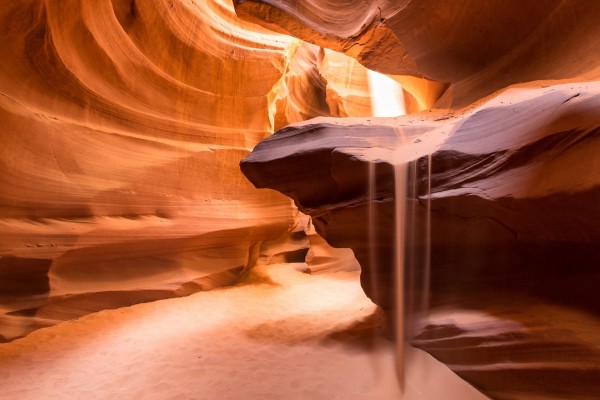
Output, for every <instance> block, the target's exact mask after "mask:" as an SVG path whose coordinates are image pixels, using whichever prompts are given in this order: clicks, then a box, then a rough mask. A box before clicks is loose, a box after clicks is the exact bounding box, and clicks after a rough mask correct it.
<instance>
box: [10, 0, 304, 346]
mask: <svg viewBox="0 0 600 400" xmlns="http://www.w3.org/2000/svg"><path fill="white" fill-rule="evenodd" d="M0 20H1V23H0V26H2V28H1V30H2V34H1V35H0V36H1V39H0V41H1V43H2V44H1V45H0V47H1V48H2V56H3V58H4V60H5V61H4V62H3V63H2V65H0V92H1V96H0V115H1V116H0V119H1V120H2V128H1V131H0V132H1V133H0V159H1V164H0V257H1V258H0V275H1V280H2V283H1V285H2V291H1V294H0V339H4V340H9V339H12V338H14V337H19V336H22V335H24V334H26V333H27V332H29V331H31V330H32V329H35V328H37V327H40V326H46V325H49V324H54V323H56V322H60V321H64V320H67V319H71V318H73V317H77V316H79V315H83V314H86V313H89V312H92V311H97V310H100V309H104V308H114V307H120V306H128V305H131V304H133V303H137V302H141V301H149V300H155V299H160V298H165V297H173V296H179V295H185V294H189V293H192V292H194V291H197V290H203V289H210V288H213V287H216V286H222V285H224V284H230V283H232V282H234V281H235V280H236V279H237V278H238V277H239V274H240V273H241V271H242V270H243V269H244V268H246V267H248V266H249V263H250V262H251V258H252V257H251V256H252V254H251V253H252V249H253V247H254V246H256V244H257V243H260V242H262V241H264V240H274V239H275V238H277V237H279V236H281V235H282V234H284V233H286V232H287V231H288V230H289V229H290V228H291V227H292V226H293V225H294V224H295V221H294V218H295V211H294V210H293V209H292V207H290V202H289V200H287V199H286V198H284V197H283V196H281V195H279V194H277V193H274V192H272V191H267V190H265V191H256V190H255V189H254V188H253V187H252V186H251V185H250V184H249V183H248V182H247V181H246V179H245V178H244V177H243V176H242V175H241V174H240V172H239V168H238V162H239V160H240V159H241V158H242V157H243V156H244V155H246V154H247V153H248V152H249V151H250V149H251V148H252V147H253V146H254V145H255V144H256V143H257V142H258V141H259V140H261V139H262V138H264V137H265V136H266V135H268V134H270V133H271V132H272V130H273V121H272V115H271V114H270V112H269V107H270V104H271V103H272V98H273V94H272V91H273V87H274V86H276V84H277V82H278V81H279V80H280V79H281V78H282V76H283V73H284V71H285V70H286V68H287V62H288V56H287V51H288V49H289V48H290V46H291V43H292V39H291V38H289V37H284V36H282V35H274V34H272V33H271V32H267V31H265V30H264V29H261V28H260V27H257V26H252V25H250V24H244V23H243V22H242V21H240V20H239V19H238V18H237V17H236V15H235V13H234V12H233V8H232V6H231V5H230V4H229V5H228V4H227V3H226V2H223V1H202V2H197V4H195V3H194V2H186V1H175V2H172V1H171V2H169V1H160V0H152V1H139V2H131V1H117V0H115V1H110V0H102V1H94V2H88V1H77V0H75V1H50V0H49V1H20V2H14V3H11V4H6V5H5V7H3V9H2V10H1V11H0ZM208 38H210V39H208Z"/></svg>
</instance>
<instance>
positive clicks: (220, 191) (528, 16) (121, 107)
mask: <svg viewBox="0 0 600 400" xmlns="http://www.w3.org/2000/svg"><path fill="white" fill-rule="evenodd" d="M9 3H10V4H6V5H5V6H4V7H3V8H2V9H1V10H0V33H1V34H0V48H1V49H2V56H3V62H2V63H0V121H1V122H2V124H1V126H0V341H10V340H12V339H15V338H18V337H22V336H25V335H27V334H28V333H29V332H31V331H33V330H35V329H38V328H41V327H45V326H50V325H53V324H56V323H59V322H62V321H65V320H69V319H72V318H75V317H78V316H82V315H84V314H88V313H91V312H94V311H98V310H102V309H107V308H117V307H122V306H129V305H131V304H134V303H140V302H147V301H152V300H157V299H164V298H168V297H178V296H186V295H189V294H192V293H194V292H197V291H201V290H210V289H213V288H217V287H221V286H225V285H231V284H234V283H236V282H237V281H238V280H240V279H243V278H244V277H245V276H246V275H247V273H248V270H249V269H251V268H253V267H254V266H256V265H268V264H273V263H282V262H303V263H304V264H302V265H304V267H303V268H305V270H304V272H308V273H313V274H318V273H323V272H334V271H350V270H356V269H357V268H358V267H359V265H358V264H357V262H360V266H361V267H362V269H363V270H362V273H361V284H362V287H363V290H364V291H365V292H366V293H367V294H368V296H369V297H370V298H371V299H372V300H373V301H374V302H375V303H377V304H378V305H379V306H380V307H381V308H383V309H384V310H386V311H387V312H388V314H389V315H392V319H393V315H395V314H394V313H395V311H396V310H395V309H394V308H395V300H397V298H396V294H397V293H396V291H395V288H394V286H393V285H392V284H390V282H393V280H394V274H395V271H396V270H395V262H394V261H395V260H394V259H395V257H396V255H395V254H396V253H395V251H396V248H397V247H396V244H397V243H396V237H395V236H394V233H395V229H396V228H395V220H396V202H397V200H398V199H397V198H396V197H398V196H397V193H398V192H397V191H396V190H397V185H396V183H397V180H396V179H395V176H394V169H395V166H398V165H408V167H407V168H408V182H409V183H410V187H408V188H406V196H405V197H406V199H402V200H403V201H405V202H406V209H407V210H408V211H409V214H408V216H407V217H405V221H406V223H407V224H408V226H409V228H407V241H406V243H405V244H404V246H405V247H406V250H407V254H409V257H408V260H407V265H409V266H410V267H411V268H412V269H411V270H410V271H409V275H407V278H408V281H407V282H412V283H407V287H406V288H403V289H406V291H407V298H408V299H409V304H413V305H414V304H416V303H418V302H419V301H421V300H418V299H423V298H427V301H425V302H424V303H425V305H424V306H423V307H422V308H421V310H420V311H421V312H423V311H424V310H425V311H430V312H431V316H430V318H429V319H428V320H427V321H426V323H421V324H419V325H418V326H417V325H415V326H414V327H413V328H412V329H413V331H412V332H409V334H410V335H412V336H411V338H412V340H413V343H414V344H415V345H417V346H419V347H421V348H423V349H425V350H427V351H429V352H430V353H432V354H433V355H434V356H436V357H437V358H439V359H440V360H442V361H443V362H445V363H447V364H448V365H449V366H451V367H452V369H453V370H454V371H456V372H458V373H459V374H461V376H462V377H464V378H466V379H467V380H469V381H471V382H473V383H474V384H475V385H476V386H478V387H479V388H482V389H484V390H485V391H486V393H487V394H489V395H491V396H493V397H494V398H505V399H514V398H544V399H562V398H578V399H597V398H599V397H600V387H599V386H598V382H600V356H599V355H598V354H599V350H598V348H599V346H600V345H599V343H600V338H599V337H598V334H597V332H598V331H599V330H598V329H596V327H598V320H597V315H598V313H599V312H600V304H599V302H598V300H597V299H596V297H597V296H596V295H595V286H596V284H597V282H598V279H600V276H599V275H598V271H597V268H596V265H597V264H598V263H599V262H600V258H599V256H598V254H597V249H598V245H600V234H599V232H598V229H597V226H598V225H599V224H600V215H599V214H598V207H597V204H598V200H599V196H600V193H599V192H598V187H600V170H599V166H598V165H599V163H598V162H597V161H596V159H597V157H596V154H597V152H598V150H600V144H599V142H598V132H599V129H600V117H599V113H598V110H599V109H600V100H599V99H600V87H599V86H598V83H597V80H598V79H600V56H599V54H600V24H598V18H599V16H600V3H599V2H597V1H595V0H577V1H575V0H572V1H558V0H556V1H554V0H552V1H546V2H540V1H536V0H524V1H520V2H518V3H510V4H508V3H507V2H505V1H499V0H490V1H485V2H482V1H479V0H460V1H454V2H452V3H450V2H447V1H446V2H444V1H442V0H418V1H417V0H380V1H374V2H365V1H357V0H348V1H345V2H343V3H340V2H337V3H336V2H328V1H322V0H307V1H302V2H300V1H291V0H233V1H229V0H203V1H190V0H144V1H134V0H131V1H130V0H97V1H86V0H23V1H17V2H9ZM377 72H379V73H382V74H386V75H387V76H384V75H381V74H379V75H378V74H376V73H377ZM380 78H381V79H382V80H379V83H376V80H377V79H380ZM381 90H384V91H385V92H386V93H388V95H389V97H385V98H384V97H381V95H380V93H382V92H381ZM391 104H393V105H394V107H391V111H390V108H388V109H387V111H385V110H384V109H386V107H387V106H390V105H391ZM403 110H404V111H406V112H407V113H408V114H409V115H407V116H404V117H399V116H398V117H394V118H383V119H381V118H373V117H374V116H375V115H390V116H392V115H394V116H397V115H400V114H402V113H403ZM332 117H334V118H332ZM307 120H309V121H308V122H306V121H307ZM274 131H278V132H277V133H276V134H275V135H273V136H271V134H272V133H273V132H274ZM253 149H254V150H253ZM251 151H253V152H252V153H251ZM242 159H243V161H241V160H242ZM240 161H241V168H242V170H243V174H242V172H241V171H240ZM244 175H245V176H244ZM246 177H247V178H248V179H249V180H250V181H251V182H252V183H253V184H254V185H255V186H256V187H259V188H261V189H256V188H255V187H254V186H253V185H252V184H251V183H250V182H248V180H247V179H246ZM270 189H275V190H276V191H275V190H270ZM278 192H279V193H278ZM286 196H287V197H286ZM307 215H308V216H310V217H312V220H310V219H309V218H308V216H307ZM370 226H371V228H369V227H370ZM317 233H319V234H321V236H319V235H318V234H317ZM330 245H333V246H336V247H338V248H332V247H331V246H330ZM428 249H429V250H428ZM355 257H356V258H355ZM411 257H412V258H411ZM424 265H429V266H430V268H431V269H430V271H429V272H427V273H426V272H425V269H424V268H422V267H423V266H424ZM410 274H412V275H410ZM415 282H421V283H424V282H427V285H424V284H423V285H422V286H420V287H419V288H415V287H414V286H411V285H413V284H414V283H415ZM425 287H426V289H425ZM429 290H430V292H428V291H429ZM411 302H412V303H411ZM410 307H411V306H409V308H410ZM408 311H410V312H412V311H413V310H408ZM533 315H535V316H533ZM411 318H412V317H411ZM589 327H592V328H589Z"/></svg>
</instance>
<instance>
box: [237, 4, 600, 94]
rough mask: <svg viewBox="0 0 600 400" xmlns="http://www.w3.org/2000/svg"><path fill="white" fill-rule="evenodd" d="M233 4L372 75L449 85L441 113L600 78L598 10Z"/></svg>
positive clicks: (527, 6) (572, 6) (534, 6)
mask: <svg viewBox="0 0 600 400" xmlns="http://www.w3.org/2000/svg"><path fill="white" fill-rule="evenodd" d="M234 3H235V8H236V12H237V14H238V15H240V16H241V17H242V18H244V19H247V20H249V21H252V22H256V23H258V24H261V25H263V26H265V27H268V28H269V29H272V30H275V31H278V32H284V33H288V34H290V35H292V36H295V37H298V38H301V39H303V40H305V41H307V42H310V43H315V44H317V45H319V46H322V47H327V48H330V49H333V50H336V51H339V52H343V53H345V54H347V55H350V56H352V57H355V58H356V59H358V60H359V61H360V62H361V63H362V64H363V65H365V66H366V67H368V68H370V69H373V70H376V71H379V72H383V73H386V74H391V75H412V76H417V77H421V78H427V79H428V80H433V81H438V82H445V83H448V84H450V89H449V90H447V91H446V93H445V94H444V96H443V97H442V99H441V101H440V103H439V104H440V105H443V106H450V105H452V106H463V105H467V104H469V103H470V102H472V101H474V100H477V99H479V98H481V97H484V96H486V95H489V94H491V93H492V92H494V91H496V90H499V89H502V88H505V87H506V86H508V85H510V84H514V83H520V82H528V81H532V80H537V79H572V78H576V80H579V81H581V80H593V79H598V78H599V77H600V67H599V65H598V62H597V54H598V53H600V25H599V24H598V23H597V20H598V15H600V3H598V2H597V1H595V0H583V1H579V0H552V1H545V2H539V1H536V0H525V1H520V2H513V3H510V4H509V3H507V2H505V1H501V0H492V1H485V2H482V1H478V0H460V1H452V2H449V1H444V0H378V1H371V2H365V1H359V0H347V1H343V2H331V1H320V0H308V1H302V2H298V1H295V0H235V1H234ZM435 91H436V92H437V93H438V94H439V90H437V89H436V90H435ZM423 95H424V94H423ZM417 97H421V96H417Z"/></svg>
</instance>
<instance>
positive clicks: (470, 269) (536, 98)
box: [236, 0, 600, 399]
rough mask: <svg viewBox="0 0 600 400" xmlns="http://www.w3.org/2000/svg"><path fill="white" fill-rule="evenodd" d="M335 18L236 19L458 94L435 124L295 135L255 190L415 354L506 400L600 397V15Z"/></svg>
mask: <svg viewBox="0 0 600 400" xmlns="http://www.w3.org/2000/svg"><path fill="white" fill-rule="evenodd" d="M329 7H330V4H329V3H322V2H305V3H303V4H298V3H297V2H291V1H290V2H288V1H285V0H281V1H243V2H242V1H239V2H237V3H236V9H237V10H238V12H239V13H240V15H241V16H243V17H244V18H246V19H248V20H252V21H255V22H257V23H261V24H263V25H264V26H265V27H269V28H271V29H275V30H278V31H280V32H289V33H291V34H294V35H297V36H298V37H302V38H303V39H305V40H308V41H312V42H314V43H318V44H320V45H323V46H329V47H332V48H335V49H336V50H338V51H343V52H345V53H346V54H351V55H352V56H354V57H357V58H358V59H359V60H360V61H361V63H363V64H365V65H368V66H371V67H372V68H374V69H379V70H380V71H383V72H386V73H388V74H390V75H392V76H395V77H398V76H401V75H402V74H411V75H415V76H416V77H421V78H427V80H421V81H420V82H421V87H424V84H425V83H426V84H427V85H428V86H427V87H429V88H432V87H435V86H432V85H434V84H435V82H438V84H439V85H442V84H443V85H445V86H443V89H442V90H440V91H439V98H438V99H437V100H436V101H435V104H434V108H436V109H434V110H428V111H425V112H417V113H413V114H410V115H407V116H404V117H397V118H387V119H379V118H353V119H344V120H340V119H329V118H325V119H315V120H311V121H308V122H305V123H299V124H293V125H291V126H288V127H286V128H284V129H282V130H280V131H279V132H277V133H276V134H275V135H273V136H271V137H269V138H267V139H266V140H264V141H263V142H262V143H260V144H259V145H258V146H257V147H256V148H255V150H254V151H253V153H252V154H251V155H249V156H247V157H246V158H245V159H244V160H243V161H242V163H241V168H242V170H243V172H244V174H245V175H246V176H247V177H248V178H249V179H250V180H251V181H252V182H253V183H254V184H255V185H256V186H257V187H261V188H273V189H276V190H278V191H280V192H281V193H283V194H285V195H287V196H289V197H290V198H291V199H293V200H294V202H295V204H296V205H297V206H298V207H299V209H300V210H301V211H303V212H305V213H307V214H309V215H311V216H312V218H313V222H314V225H315V227H316V229H317V231H318V232H319V233H320V234H321V235H322V236H323V237H324V238H325V239H326V240H327V241H328V242H329V243H330V244H332V245H334V246H340V247H350V248H352V250H353V251H354V254H355V255H356V257H357V259H358V261H359V263H360V264H361V267H362V274H361V284H362V287H363V290H365V292H366V293H367V295H368V296H369V297H370V298H371V299H372V300H373V301H374V302H375V303H376V304H378V305H380V306H381V307H382V308H383V309H384V311H385V312H386V314H387V315H388V319H389V320H390V321H393V320H394V319H395V318H396V316H398V315H400V316H404V317H405V318H407V320H408V322H409V327H408V329H407V331H406V332H405V335H406V337H408V338H409V340H410V341H411V342H412V343H413V344H414V345H416V346H419V347H421V348H423V349H425V350H426V351H429V352H430V353H431V354H433V355H434V356H436V357H437V358H438V359H440V360H441V361H443V362H445V363H446V364H447V365H449V366H450V368H452V369H453V370H454V371H455V372H457V373H458V374H459V375H461V376H462V377H464V378H465V379H467V380H468V381H470V382H471V383H473V384H474V385H475V386H476V387H479V388H480V389H481V390H483V391H484V392H485V393H487V394H489V395H490V396H492V397H493V398H499V399H521V398H544V399H562V398H577V399H595V398H597V397H598V396H600V386H599V385H598V384H597V382H598V381H600V379H599V378H600V352H599V347H598V346H599V343H600V336H598V334H597V332H598V331H597V328H598V327H599V324H598V322H599V321H598V314H599V313H600V302H599V301H598V299H597V296H596V293H595V287H596V284H597V282H598V281H599V279H600V272H599V271H598V268H597V265H599V263H600V258H599V257H598V254H597V249H598V246H599V245H600V241H599V240H600V234H599V231H598V229H597V226H598V224H599V223H600V215H599V214H598V210H597V204H598V200H599V199H598V194H599V192H598V187H600V185H599V184H600V178H599V176H600V171H598V169H597V165H598V162H597V159H598V157H597V152H598V148H597V147H598V133H599V132H600V131H599V130H600V113H599V112H598V110H600V86H598V83H597V82H596V80H597V79H598V78H599V73H598V72H599V69H598V66H599V65H600V57H599V56H598V54H600V52H599V51H598V50H599V46H600V31H599V30H598V26H597V24H595V23H594V22H592V21H593V20H595V19H597V18H598V16H599V15H600V9H599V8H598V4H597V3H595V2H572V1H571V2H570V1H557V2H547V3H544V4H543V5H542V4H540V3H534V2H525V3H519V4H518V5H517V4H516V3H515V4H511V5H509V6H507V4H506V3H502V4H500V2H486V3H485V4H481V3H480V2H478V3H477V4H475V3H474V2H470V1H464V2H458V3H452V5H449V4H448V3H447V2H446V3H445V4H442V2H440V1H431V2H415V1H412V2H411V1H405V2H402V1H399V2H398V1H396V2H385V1H383V2H374V3H372V6H371V8H370V9H367V10H365V7H364V4H362V3H360V4H359V2H348V4H347V9H344V12H338V11H336V10H337V9H334V8H333V6H331V8H329ZM361 11H362V12H361ZM400 21H402V23H400ZM508 27H510V28H508ZM513 28H514V29H513ZM416 87H417V90H416V91H415V92H416V93H419V91H418V88H419V86H416ZM438 87H439V86H438ZM405 180H406V182H407V183H405V182H404V181H405ZM399 185H400V190H399ZM399 193H403V194H402V196H401V197H398V194H399ZM399 204H400V206H399ZM399 209H405V210H406V215H404V214H401V215H398V214H397V213H398V210H399ZM398 219H400V222H401V223H403V224H405V225H406V227H405V228H403V231H404V233H403V234H404V237H405V239H406V241H405V242H404V244H401V243H398V242H397V233H396V229H397V227H396V221H397V220H398ZM398 245H401V246H403V247H405V249H404V250H405V256H404V257H403V258H402V260H399V261H400V262H398V260H397V254H398V253H397V252H396V250H397V246H398ZM398 265H403V266H402V267H400V268H403V273H404V275H405V282H404V287H402V288H401V289H400V290H401V294H400V296H402V297H403V298H404V301H405V308H403V309H402V310H396V309H395V307H396V304H397V303H396V301H397V300H396V296H397V295H398V293H397V292H396V288H395V287H394V284H393V283H394V282H395V279H396V278H395V277H396V272H397V268H398ZM423 314H424V315H426V317H425V318H422V316H423ZM390 325H391V326H393V325H394V324H393V323H391V322H390Z"/></svg>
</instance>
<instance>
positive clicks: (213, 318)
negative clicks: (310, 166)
mask: <svg viewBox="0 0 600 400" xmlns="http://www.w3.org/2000/svg"><path fill="white" fill-rule="evenodd" d="M303 267H304V265H303V264H279V265H274V266H273V265H272V266H269V267H258V268H256V269H254V270H253V271H252V272H251V273H250V274H249V275H248V276H247V277H246V278H245V279H244V280H243V282H241V284H240V285H238V286H235V287H230V288H225V289H218V290H213V291H210V292H202V293H197V294H194V295H192V296H189V297H185V298H177V299H169V300H163V301H157V302H153V303H146V304H138V305H133V306H131V307H126V308H121V309H117V310H107V311H102V312H98V313H95V314H91V315H88V316H86V317H83V318H80V319H78V320H74V321H70V322H66V323H63V324H60V325H57V326H54V327H51V328H46V329H42V330H39V331H36V332H34V333H32V334H30V335H29V336H27V337H25V338H23V339H18V340H15V341H13V342H11V343H6V344H1V345H0V371H1V373H0V398H2V399H6V400H9V399H11V400H12V399H15V400H17V399H18V400H26V399H36V400H37V399H42V398H43V399H223V400H226V399H257V400H258V399H378V400H382V399H407V400H409V399H442V398H443V399H445V400H453V399H456V400H471V399H473V400H475V399H486V398H487V397H485V396H484V395H482V394H480V393H479V392H478V391H477V390H475V389H474V388H473V387H472V386H470V385H468V384H467V383H466V382H465V381H463V380H461V379H460V378H459V377H458V376H457V375H455V374H454V373H453V372H451V371H450V370H449V369H448V368H447V367H446V366H444V365H443V364H441V363H439V362H438V361H436V360H435V359H434V358H432V357H431V356H429V355H428V354H426V353H424V352H422V351H420V350H417V349H414V348H412V347H407V350H406V353H407V371H406V383H405V389H404V393H403V394H402V392H401V390H400V389H399V385H398V383H397V379H396V374H395V368H394V356H393V355H394V345H393V343H392V342H389V341H387V340H385V339H381V338H379V337H378V336H377V335H375V334H374V328H373V326H374V325H375V324H376V320H377V318H376V315H377V313H376V308H375V306H374V305H373V303H371V301H370V300H369V299H368V298H367V297H365V295H364V294H363V292H362V290H361V288H360V285H359V282H358V272H353V273H348V272H343V273H335V274H328V275H309V274H306V273H303V272H302V269H303Z"/></svg>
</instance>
